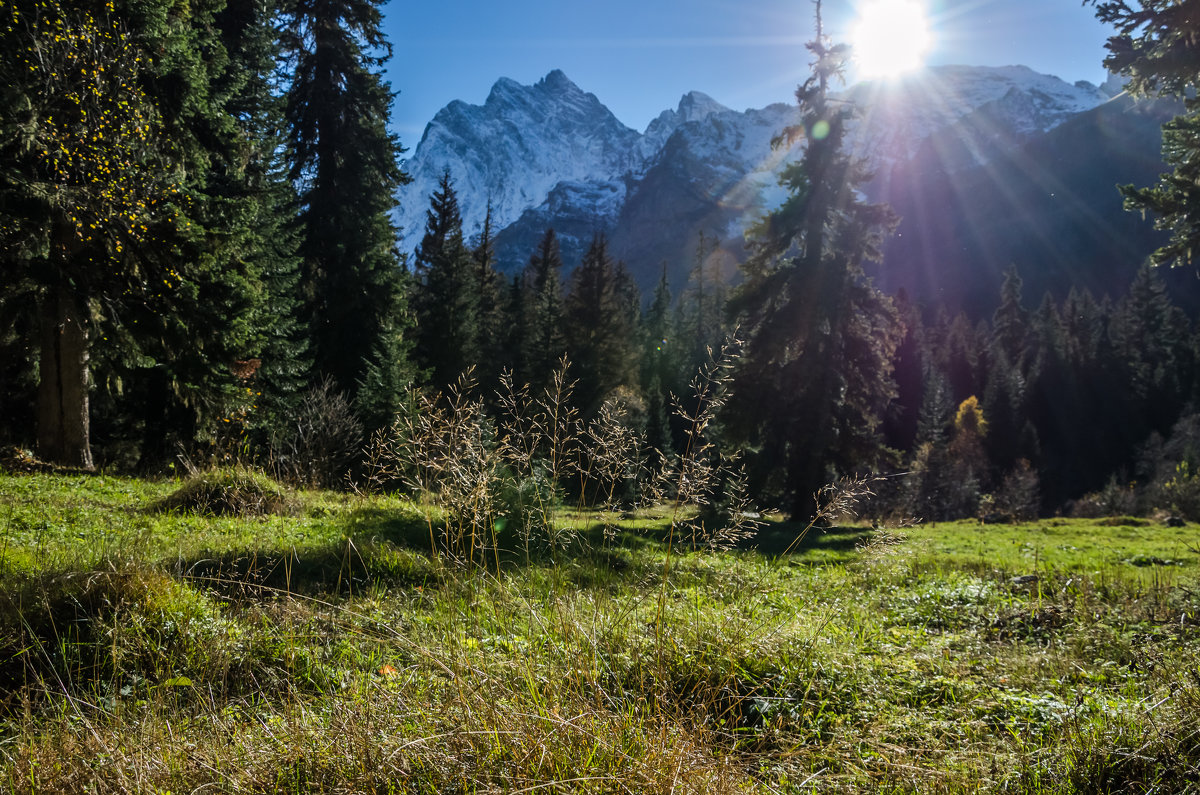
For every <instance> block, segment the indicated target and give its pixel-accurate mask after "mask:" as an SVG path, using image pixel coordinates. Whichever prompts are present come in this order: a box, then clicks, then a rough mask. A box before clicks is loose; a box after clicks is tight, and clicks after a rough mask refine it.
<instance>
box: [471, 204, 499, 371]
mask: <svg viewBox="0 0 1200 795" xmlns="http://www.w3.org/2000/svg"><path fill="white" fill-rule="evenodd" d="M471 260H472V261H473V262H474V265H475V269H474V274H475V292H476V295H477V296H478V302H479V306H478V309H477V310H476V317H477V320H476V336H477V344H476V348H477V350H478V355H479V378H480V380H481V382H482V383H484V384H489V385H490V384H495V383H496V379H497V377H499V375H500V371H501V370H502V369H503V367H504V358H505V355H506V350H507V348H506V341H507V340H506V337H505V328H504V319H505V312H504V296H503V295H502V294H501V293H502V290H501V279H500V274H499V273H498V272H497V271H496V230H495V227H494V222H493V221H492V203H491V201H489V202H488V206H487V213H486V214H485V215H484V218H483V229H482V230H480V233H479V236H478V237H477V238H476V239H475V240H474V241H473V244H472V246H471Z"/></svg>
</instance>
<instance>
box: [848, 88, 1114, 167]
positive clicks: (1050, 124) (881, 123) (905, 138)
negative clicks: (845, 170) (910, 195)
mask: <svg viewBox="0 0 1200 795" xmlns="http://www.w3.org/2000/svg"><path fill="white" fill-rule="evenodd" d="M1111 96H1112V94H1111V93H1110V92H1109V91H1106V90H1105V89H1102V88H1099V87H1097V86H1094V85H1092V84H1091V83H1087V82H1079V83H1076V84H1074V85H1072V84H1070V83H1066V82H1064V81H1062V80H1060V79H1058V78H1057V77H1054V76H1052V75H1043V74H1040V73H1038V72H1035V71H1033V70H1032V69H1030V68H1029V67H1027V66H1000V67H983V66H939V67H933V68H931V69H927V70H925V71H923V72H920V73H917V74H916V75H913V76H912V77H910V78H908V79H906V80H903V81H900V82H897V83H884V84H880V83H873V82H866V83H859V84H857V85H855V86H852V87H851V88H849V89H848V90H846V91H844V92H842V94H841V97H842V98H843V99H847V100H849V101H851V102H853V103H855V105H857V106H858V107H859V108H860V109H861V118H860V119H859V120H858V121H857V123H856V124H855V125H854V127H853V129H852V131H851V134H850V141H851V144H850V145H851V147H852V149H853V151H854V152H855V153H856V154H858V155H860V156H862V157H866V158H867V159H868V160H870V161H872V162H873V164H875V165H879V164H880V163H883V162H887V161H892V162H894V161H897V160H905V159H908V158H910V157H912V156H913V155H914V154H915V153H916V152H917V150H918V148H919V147H920V146H921V144H922V142H924V141H925V140H927V139H928V138H929V137H930V136H932V135H934V134H936V133H938V132H940V131H942V130H944V129H946V128H948V127H952V126H953V125H954V124H956V123H957V122H959V121H960V120H963V119H964V118H965V117H967V116H969V115H970V114H971V113H974V112H976V111H980V110H985V112H988V113H989V114H990V115H991V116H992V117H994V118H995V119H996V120H997V121H996V123H997V124H999V125H1000V126H1002V127H1003V128H1004V132H1006V133H1008V134H1016V135H1018V136H1028V135H1031V134H1035V133H1043V132H1047V131H1048V130H1050V129H1052V128H1054V127H1056V126H1058V125H1059V124H1062V123H1063V122H1064V121H1066V120H1067V119H1069V118H1070V117H1071V116H1074V115H1075V114H1077V113H1082V112H1083V111H1086V110H1090V109H1091V108H1094V107H1096V106H1097V105H1099V104H1101V103H1103V102H1106V101H1108V99H1109V98H1110V97H1111Z"/></svg>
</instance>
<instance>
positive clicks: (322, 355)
mask: <svg viewBox="0 0 1200 795" xmlns="http://www.w3.org/2000/svg"><path fill="white" fill-rule="evenodd" d="M380 5H381V2H380V0H292V2H291V4H290V5H289V7H288V9H287V13H286V18H285V24H284V29H283V34H284V36H283V41H284V45H285V51H286V53H287V56H288V58H289V61H290V65H291V66H292V69H293V74H292V81H291V85H290V86H289V87H288V92H287V108H286V118H287V133H288V145H289V149H290V151H289V157H290V158H291V171H290V176H291V178H292V180H293V181H294V182H295V183H296V185H297V186H298V191H299V198H300V205H299V206H300V217H299V223H300V235H301V241H300V254H301V256H302V258H303V263H304V264H303V279H302V282H303V287H304V291H305V295H306V298H307V301H308V313H307V314H308V323H309V326H310V333H311V340H312V355H313V359H314V366H315V370H316V372H317V374H324V375H328V376H330V377H332V378H333V380H334V383H335V385H336V386H337V388H338V389H339V390H341V391H342V392H344V393H346V394H348V395H352V396H356V397H357V396H359V394H360V392H361V388H362V385H363V384H364V383H366V380H367V375H368V373H375V374H377V373H379V372H383V371H388V372H391V373H393V374H396V373H403V372H404V371H405V367H404V364H403V363H402V362H396V361H385V357H398V356H403V355H404V353H403V351H404V348H405V344H404V341H405V337H406V334H407V330H406V328H405V325H406V317H407V311H406V306H405V301H406V296H405V295H404V278H403V274H402V269H401V267H400V265H401V263H400V259H399V253H398V251H397V246H396V239H397V230H396V228H395V226H394V225H393V222H392V217H391V212H392V209H393V208H394V206H395V204H396V199H395V194H396V191H397V189H398V188H399V187H400V186H401V185H403V184H405V183H406V182H407V181H408V177H407V175H405V174H404V172H403V171H402V170H401V168H400V165H399V161H398V157H399V155H400V154H401V153H402V152H403V149H402V148H401V146H400V143H399V141H398V139H397V138H396V137H395V136H394V135H392V134H390V133H389V132H388V129H387V123H388V117H389V113H390V110H391V102H392V94H391V91H390V89H389V87H388V84H387V82H385V81H384V79H383V77H382V72H381V69H382V66H383V64H384V62H385V61H386V60H387V59H388V58H389V57H390V55H391V47H390V45H389V44H388V42H387V40H386V38H385V37H384V34H383V32H382V30H381V23H382V15H381V13H380V10H379V6H380ZM397 380H403V379H395V378H385V379H381V380H380V379H375V378H374V376H373V377H372V381H373V383H374V384H375V385H376V386H378V387H386V388H387V390H389V393H388V394H372V395H367V396H363V399H366V398H369V402H370V403H371V404H372V405H373V406H374V408H373V409H372V411H373V412H374V413H375V414H377V415H378V414H380V413H381V412H383V411H384V409H383V407H385V406H387V405H388V404H391V405H392V406H398V405H399V401H400V397H401V396H400V394H399V393H394V394H393V393H390V391H391V390H393V389H395V387H396V386H397V383H396V382H397Z"/></svg>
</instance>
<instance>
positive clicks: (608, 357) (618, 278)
mask: <svg viewBox="0 0 1200 795" xmlns="http://www.w3.org/2000/svg"><path fill="white" fill-rule="evenodd" d="M640 303H641V300H640V296H639V295H638V291H637V286H636V285H635V284H634V283H633V280H632V279H631V278H630V277H629V273H628V272H627V271H626V270H625V265H624V264H623V263H620V262H617V263H614V262H613V261H612V259H611V258H610V257H609V255H608V243H607V242H606V241H605V239H604V236H603V235H596V237H595V238H593V239H592V244H591V246H589V247H588V250H587V253H585V254H584V255H583V262H581V263H580V264H579V267H578V268H576V269H575V270H574V271H573V272H572V273H571V285H570V290H569V291H568V293H567V297H566V300H565V301H564V304H563V315H564V318H563V323H564V326H565V329H566V345H567V353H568V357H569V358H570V361H571V374H572V376H573V377H575V378H576V379H578V385H577V386H576V387H575V395H576V397H577V398H578V400H579V403H580V406H581V407H582V408H583V410H584V413H585V414H588V415H590V414H591V413H593V412H594V411H595V410H596V409H598V408H599V407H600V405H601V404H602V403H603V402H604V399H605V398H606V397H607V395H608V394H609V393H610V392H611V391H612V390H614V389H616V388H617V387H619V386H631V385H633V384H635V383H636V374H637V362H638V356H637V350H636V348H635V346H634V330H635V328H636V321H637V317H638V306H639V304H640Z"/></svg>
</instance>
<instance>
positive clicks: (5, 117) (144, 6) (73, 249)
mask: <svg viewBox="0 0 1200 795" xmlns="http://www.w3.org/2000/svg"><path fill="white" fill-rule="evenodd" d="M168 5H169V4H162V3H154V2H149V3H147V2H129V3H116V2H113V3H104V4H101V3H95V4H91V3H81V4H71V5H70V6H69V7H68V6H66V5H60V4H57V3H53V2H36V3H35V2H21V3H10V4H8V5H7V6H6V7H5V8H4V9H0V14H2V15H3V20H2V21H0V39H3V41H2V42H0V53H2V54H0V72H2V74H0V91H3V93H4V97H3V101H2V102H0V128H3V131H4V134H3V135H0V149H2V150H3V151H2V152H0V164H2V165H0V170H2V171H3V175H2V178H0V216H2V217H3V224H2V226H3V228H2V229H0V247H2V248H3V250H4V252H5V254H4V259H6V260H7V261H8V262H9V263H11V264H12V265H13V267H11V268H5V269H4V273H3V275H0V279H3V281H4V285H3V286H4V291H5V292H6V293H8V292H9V290H10V289H17V290H25V291H28V295H29V296H30V297H31V298H32V299H33V303H34V305H35V306H37V311H38V316H39V318H40V323H39V324H40V327H41V331H40V354H39V357H40V365H39V370H40V377H39V381H40V384H39V397H38V403H39V408H38V437H39V438H38V447H39V450H40V451H41V453H42V455H43V456H44V457H46V458H48V459H50V460H54V461H57V462H59V463H66V464H71V465H75V466H81V467H89V466H90V465H91V463H92V455H91V445H90V421H89V416H90V413H91V412H90V405H89V404H90V394H89V393H90V392H91V383H92V382H93V377H92V376H93V374H94V373H95V372H96V371H97V369H99V370H100V372H101V377H100V378H99V379H97V380H98V381H99V384H100V387H101V389H100V392H101V393H110V394H111V393H115V392H119V391H120V389H121V387H120V384H121V382H122V380H123V379H122V378H121V377H119V376H120V375H121V374H120V373H119V372H117V368H119V367H122V366H124V367H130V366H132V365H131V363H134V362H144V361H147V360H149V361H152V362H153V361H157V362H158V363H160V364H164V363H168V362H169V366H170V370H169V377H168V378H167V380H166V384H167V388H169V389H170V390H171V391H172V392H173V394H174V395H175V396H176V399H177V400H178V401H179V402H181V403H183V404H184V405H185V407H186V409H187V412H188V414H189V415H190V417H191V424H192V425H193V426H195V425H196V424H197V422H198V421H199V420H200V419H202V418H203V415H204V414H205V413H207V414H208V415H209V418H210V419H211V418H212V416H213V415H214V414H215V413H216V412H217V411H218V410H220V409H219V407H220V406H222V405H224V404H225V403H226V400H227V399H228V398H229V397H231V396H232V394H233V391H234V388H235V387H236V385H237V382H238V379H237V378H236V374H235V373H234V372H233V371H232V369H231V368H232V366H233V364H234V362H235V360H237V359H238V358H239V357H245V356H254V355H255V354H256V353H257V345H258V342H257V335H256V329H255V321H254V312H255V310H256V302H257V300H258V298H257V296H258V295H259V294H260V293H261V284H262V282H261V275H260V273H259V271H258V267H257V266H256V265H255V264H254V263H251V262H249V261H247V260H245V259H244V258H241V257H239V256H237V255H236V253H235V252H236V250H237V246H236V244H237V242H239V241H238V238H239V235H240V234H241V233H242V232H243V231H244V230H245V229H246V227H247V225H248V221H247V220H246V218H245V216H244V212H245V210H246V209H247V206H248V205H247V203H246V201H245V195H244V193H243V192H242V191H241V190H240V189H238V190H230V189H229V186H230V185H233V184H244V178H243V175H242V174H241V173H240V172H239V171H238V168H237V164H238V163H239V162H240V155H241V154H242V153H243V152H244V151H245V143H246V139H247V136H248V135H249V133H248V132H247V131H246V130H244V129H240V128H239V127H238V124H237V119H236V118H235V115H234V105H235V99H234V98H235V97H236V96H237V95H238V94H239V87H238V85H237V84H236V83H231V82H230V81H229V80H228V79H227V78H228V76H229V74H230V72H229V69H228V67H229V65H230V62H231V58H230V54H229V52H228V50H227V47H226V45H227V42H226V41H224V40H222V38H221V36H220V33H219V31H218V26H217V25H216V21H215V17H216V14H217V12H218V11H219V10H220V9H221V8H222V7H223V6H224V3H223V2H219V0H207V1H206V0H197V1H196V2H193V3H191V4H189V5H188V6H185V7H183V8H175V7H174V6H173V5H171V7H170V8H168V7H167V6H168ZM96 364H99V365H100V366H99V368H96V367H93V365H96ZM164 366H165V364H164ZM188 435H190V434H185V436H188Z"/></svg>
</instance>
